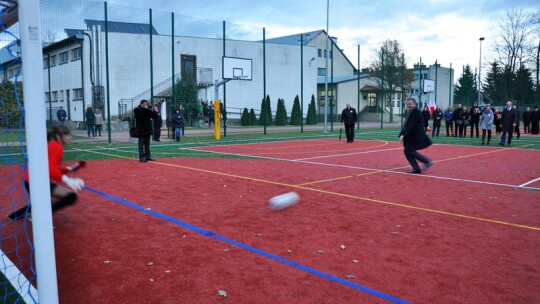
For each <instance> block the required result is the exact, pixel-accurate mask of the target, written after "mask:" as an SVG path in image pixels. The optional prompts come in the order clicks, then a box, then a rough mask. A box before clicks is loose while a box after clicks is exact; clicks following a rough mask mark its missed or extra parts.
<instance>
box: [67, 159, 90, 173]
mask: <svg viewBox="0 0 540 304" xmlns="http://www.w3.org/2000/svg"><path fill="white" fill-rule="evenodd" d="M85 166H86V162H85V161H84V160H79V161H77V163H75V164H74V165H73V166H69V167H67V169H68V171H70V172H73V171H75V170H78V169H80V168H84V167H85Z"/></svg>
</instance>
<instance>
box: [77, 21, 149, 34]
mask: <svg viewBox="0 0 540 304" xmlns="http://www.w3.org/2000/svg"><path fill="white" fill-rule="evenodd" d="M84 23H86V26H87V29H88V30H91V29H92V27H93V26H94V25H96V26H98V25H99V26H101V30H102V31H104V30H105V21H101V20H92V19H85V20H84ZM107 25H108V30H109V32H110V33H129V34H149V33H150V24H147V23H146V24H145V23H130V22H118V21H107ZM152 34H153V35H159V34H158V32H157V31H156V29H155V28H154V26H152Z"/></svg>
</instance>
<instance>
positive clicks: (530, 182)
mask: <svg viewBox="0 0 540 304" xmlns="http://www.w3.org/2000/svg"><path fill="white" fill-rule="evenodd" d="M539 180H540V177H539V178H537V179H533V180H532V181H528V182H526V183H524V184H521V185H519V186H518V187H520V188H523V187H525V186H527V185H528V184H532V183H534V182H536V181H539Z"/></svg>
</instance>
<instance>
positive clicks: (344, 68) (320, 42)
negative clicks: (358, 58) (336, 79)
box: [308, 32, 354, 77]
mask: <svg viewBox="0 0 540 304" xmlns="http://www.w3.org/2000/svg"><path fill="white" fill-rule="evenodd" d="M327 37H328V36H326V35H325V34H324V32H323V33H321V34H320V35H318V36H317V37H315V38H313V40H311V41H309V43H308V44H309V45H310V46H313V47H316V48H317V53H316V54H315V56H314V57H315V58H316V60H315V62H316V65H317V67H318V68H325V66H326V58H325V57H324V50H325V49H326V40H327V39H328V38H327ZM318 49H321V50H322V57H318ZM330 51H332V54H333V55H332V57H333V60H332V58H330V57H328V74H327V75H328V77H330V75H331V72H332V62H333V65H334V67H333V72H334V76H349V75H353V74H354V67H353V66H352V65H351V63H350V62H349V60H348V59H347V58H346V57H345V56H344V55H343V53H342V52H341V51H340V50H339V48H338V47H337V46H335V45H334V48H333V50H332V41H331V40H330V39H328V52H329V53H330ZM309 59H311V57H309V58H308V60H309Z"/></svg>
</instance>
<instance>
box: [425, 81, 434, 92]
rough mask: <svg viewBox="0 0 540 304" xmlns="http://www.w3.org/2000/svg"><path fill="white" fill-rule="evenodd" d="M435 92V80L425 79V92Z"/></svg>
mask: <svg viewBox="0 0 540 304" xmlns="http://www.w3.org/2000/svg"><path fill="white" fill-rule="evenodd" d="M432 92H435V81H434V80H431V79H424V93H432Z"/></svg>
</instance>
